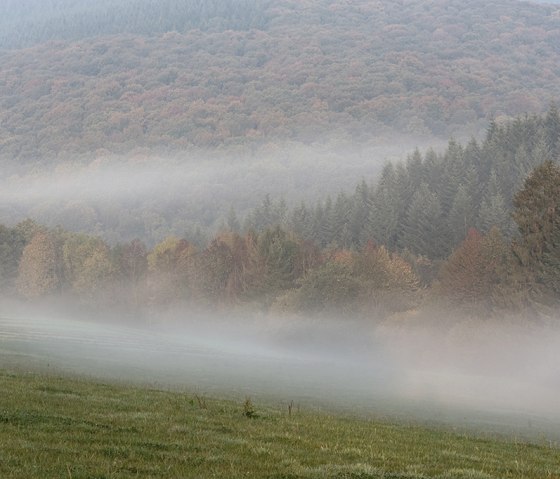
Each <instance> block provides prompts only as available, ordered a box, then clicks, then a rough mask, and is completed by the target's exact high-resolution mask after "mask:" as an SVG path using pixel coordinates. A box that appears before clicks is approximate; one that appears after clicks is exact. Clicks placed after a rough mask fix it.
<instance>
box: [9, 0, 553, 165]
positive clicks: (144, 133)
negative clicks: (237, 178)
mask: <svg viewBox="0 0 560 479" xmlns="http://www.w3.org/2000/svg"><path fill="white" fill-rule="evenodd" d="M0 26H1V28H0V31H1V32H2V36H1V38H0V61H1V62H2V73H3V74H2V77H1V78H0V106H1V108H0V164H1V165H2V168H3V171H5V172H6V173H10V172H14V171H21V170H22V169H23V170H25V169H28V168H29V167H30V165H33V167H34V168H39V167H40V166H43V167H44V166H46V165H52V164H53V163H58V162H60V161H61V160H65V161H72V162H75V161H82V162H83V161H89V160H91V159H92V158H99V157H104V156H106V155H108V154H109V153H119V154H138V153H141V154H146V152H159V153H161V154H167V153H170V152H177V151H185V150H188V149H189V148H193V147H203V148H222V147H230V148H231V147H232V146H235V145H247V144H263V143H270V142H271V143H275V142H278V141H282V140H292V141H300V142H307V141H310V140H317V139H322V138H325V137H329V138H333V137H338V138H346V139H347V138H351V139H352V140H355V141H364V140H367V139H371V138H372V137H377V138H391V135H392V134H394V133H395V132H400V133H406V134H409V135H424V136H427V135H429V136H433V135H436V136H439V137H443V138H448V137H449V136H450V135H451V134H454V135H456V136H461V137H462V135H464V134H466V135H470V134H474V135H475V136H477V137H478V136H479V134H480V133H481V132H483V131H484V128H485V126H486V124H487V122H488V120H489V119H490V118H491V117H495V118H496V119H498V120H499V119H502V118H503V117H506V118H507V117H515V116H516V115H519V114H522V113H523V112H529V113H542V112H544V111H545V110H546V108H547V107H548V104H549V103H550V101H551V100H552V99H553V98H557V97H558V96H559V95H560V87H559V85H560V82H559V81H558V79H559V77H560V70H559V68H560V67H559V65H560V58H559V55H560V10H559V8H558V6H553V5H548V4H537V3H528V2H527V3H525V2H518V1H514V0H500V1H497V2H484V1H482V0H475V1H471V2H468V4H467V3H465V2H462V1H459V0H448V1H445V2H428V3H426V2H422V1H420V0H407V1H405V2H402V1H399V2H393V1H386V0H379V1H369V0H368V1H366V0H355V1H353V2H350V3H349V2H344V1H342V0H309V1H304V2H294V1H290V0H281V1H269V0H240V1H235V2H234V1H231V0H211V1H205V2H200V1H198V0H192V1H187V2H185V1H178V0H165V1H163V2H162V1H157V2H156V1H154V0H120V1H116V2H109V1H99V2H88V1H85V0H77V1H70V0H49V1H38V0H21V1H11V0H8V1H5V2H2V3H1V5H0ZM529 80H530V81H529Z"/></svg>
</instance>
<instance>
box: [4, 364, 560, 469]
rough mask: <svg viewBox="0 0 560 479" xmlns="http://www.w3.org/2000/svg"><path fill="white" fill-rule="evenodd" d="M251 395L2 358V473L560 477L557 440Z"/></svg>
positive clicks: (559, 455)
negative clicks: (21, 364) (169, 386)
mask: <svg viewBox="0 0 560 479" xmlns="http://www.w3.org/2000/svg"><path fill="white" fill-rule="evenodd" d="M252 406H253V408H252V407H251V404H245V403H244V400H242V399H240V400H236V401H233V400H218V399H214V398H206V397H202V396H198V395H195V394H192V393H188V392H176V391H175V392H173V391H162V390H154V389H149V388H147V387H138V386H129V385H122V384H115V383H98V382H95V381H90V380H85V379H80V378H77V379H76V378H65V377H54V376H51V375H46V374H30V373H22V372H17V373H13V372H9V371H6V370H0V477H2V478H6V479H7V478H25V479H29V478H64V477H66V478H73V479H78V478H84V479H85V478H91V479H94V478H95V479H102V478H128V477H130V478H138V477H141V478H159V477H162V478H183V477H184V478H187V477H196V478H206V477H208V478H210V477H224V478H238V477H267V478H277V479H280V478H286V479H287V478H363V479H365V478H386V479H389V478H392V479H397V478H400V479H405V478H440V479H443V478H470V479H488V478H535V479H545V478H560V449H559V448H558V445H557V444H551V443H548V442H547V443H544V441H543V442H542V443H541V444H539V443H538V442H537V443H533V444H529V443H522V442H517V441H515V440H513V439H505V438H500V437H490V436H489V435H485V436H484V437H476V436H474V435H473V436H469V435H463V434H457V433H454V432H451V431H449V430H442V429H437V428H427V427H420V426H414V425H407V424H389V423H384V422H382V421H376V420H372V419H364V418H363V417H362V418H359V417H351V416H350V415H348V414H345V415H332V414H328V413H326V412H324V411H323V412H321V411H314V410H312V409H311V408H310V406H306V407H304V408H302V409H299V408H298V407H297V405H294V406H293V407H292V409H291V414H290V411H289V409H288V405H280V404H278V405H276V406H274V405H271V404H268V405H265V404H259V403H256V404H253V405H252ZM247 413H248V414H247ZM253 413H254V414H253ZM248 416H252V417H248Z"/></svg>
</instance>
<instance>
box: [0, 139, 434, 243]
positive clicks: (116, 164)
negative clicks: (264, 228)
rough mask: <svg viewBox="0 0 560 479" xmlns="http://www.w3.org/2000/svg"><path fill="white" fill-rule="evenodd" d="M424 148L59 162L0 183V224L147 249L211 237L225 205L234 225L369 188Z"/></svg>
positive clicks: (275, 150) (375, 146)
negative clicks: (199, 232)
mask: <svg viewBox="0 0 560 479" xmlns="http://www.w3.org/2000/svg"><path fill="white" fill-rule="evenodd" d="M430 143H431V144H432V145H433V144H435V145H441V142H439V143H438V142H435V143H434V142H431V141H430V139H424V140H420V139H416V140H412V139H404V138H403V139H400V140H399V141H395V142H385V143H379V142H377V143H371V144H362V145H355V144H351V143H344V142H336V144H333V143H328V142H325V143H316V144H311V145H304V144H300V143H294V144H282V145H281V146H280V145H267V146H263V147H260V148H259V149H255V150H250V151H247V150H240V151H233V150H226V151H222V150H215V151H193V152H185V153H183V154H181V155H177V156H174V157H167V158H164V157H158V156H157V155H152V154H148V153H143V154H136V155H131V156H127V157H123V156H121V157H118V156H99V157H98V158H96V159H94V160H92V161H90V162H89V163H88V162H78V161H76V162H66V163H59V164H57V165H55V166H50V167H48V166H47V167H44V168H42V169H38V170H35V171H33V172H31V173H30V172H20V173H19V174H14V175H11V176H9V177H4V178H0V223H3V224H8V225H13V224H15V223H17V222H19V221H21V220H23V219H25V218H27V217H30V218H33V219H34V220H36V221H38V222H39V223H42V224H44V225H46V226H49V227H54V226H56V225H61V226H62V227H64V228H65V229H68V230H71V231H75V232H84V233H89V234H96V235H101V236H102V237H103V238H104V239H106V240H108V241H110V242H118V241H129V240H132V239H134V238H140V239H142V240H144V241H145V242H146V243H148V244H150V245H153V244H156V243H157V242H159V241H161V240H162V239H163V238H164V237H166V236H169V235H178V236H183V235H184V234H185V232H186V231H188V230H192V229H194V228H197V227H201V228H203V229H206V230H207V231H209V232H210V233H211V234H213V233H215V231H216V230H217V229H218V228H219V227H220V225H221V224H223V223H224V221H225V220H226V218H227V216H228V213H229V210H230V208H231V207H233V208H234V209H235V211H236V213H237V215H238V217H239V219H240V220H242V219H243V218H244V217H245V216H246V215H247V214H248V213H249V212H250V211H252V209H253V208H255V207H256V206H257V205H259V204H260V203H261V202H262V201H263V198H264V197H265V196H266V195H267V194H269V195H270V197H271V198H272V199H273V200H274V201H279V200H280V199H281V198H283V199H284V200H285V201H286V203H287V205H288V206H293V205H295V204H297V203H299V202H300V201H306V202H315V201H317V200H318V199H324V198H325V197H326V196H327V195H328V194H330V195H332V196H335V195H336V194H337V193H338V192H339V191H347V192H351V191H352V189H353V188H354V187H355V185H356V184H357V183H358V182H359V181H360V179H361V178H365V179H366V180H367V181H373V180H374V178H375V177H376V176H377V174H378V173H379V171H380V170H381V168H382V167H383V165H384V164H385V163H386V162H388V161H392V160H395V159H397V160H399V159H404V158H406V155H407V154H408V153H410V152H411V151H412V150H413V149H414V148H415V147H416V146H418V147H420V148H427V147H428V144H430ZM38 163H43V162H38ZM47 164H48V163H47Z"/></svg>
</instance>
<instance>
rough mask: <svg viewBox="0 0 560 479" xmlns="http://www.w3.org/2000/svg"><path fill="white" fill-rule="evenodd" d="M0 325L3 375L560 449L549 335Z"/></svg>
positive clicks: (229, 325)
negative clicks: (89, 380)
mask: <svg viewBox="0 0 560 479" xmlns="http://www.w3.org/2000/svg"><path fill="white" fill-rule="evenodd" d="M1 316H2V318H1V319H0V331H1V333H0V360H1V361H2V363H3V365H4V367H5V368H6V367H7V368H13V369H16V370H22V369H23V370H27V369H32V370H36V369H39V370H42V371H45V372H47V373H52V374H59V373H65V374H78V375H85V376H87V377H93V378H101V379H104V380H117V381H124V382H133V383H141V384H148V385H155V386H156V387H163V388H168V387H169V388H173V389H179V390H182V389H186V390H188V391H194V392H198V393H199V394H215V395H225V396H226V397H245V396H251V397H252V398H254V399H255V400H256V401H258V400H267V401H274V402H280V403H289V402H290V401H294V402H295V403H297V404H301V405H302V406H303V407H324V408H327V409H328V410H342V411H345V412H350V413H355V414H360V415H366V416H367V415H374V416H376V417H386V418H391V419H397V420H402V421H413V422H421V423H422V422H428V423H435V424H440V425H447V426H453V427H459V428H466V429H469V430H477V431H480V432H485V433H486V432H488V433H505V434H508V435H515V436H519V437H524V438H533V439H534V438H539V437H547V438H549V439H551V440H558V439H560V408H559V407H558V401H557V398H558V397H559V395H560V365H559V363H558V351H559V350H560V330H559V328H557V327H556V328H552V327H549V326H546V327H545V326H538V327H537V326H533V327H527V326H519V325H516V324H510V323H507V322H505V321H504V323H503V324H496V323H493V324H490V323H484V322H482V321H477V322H476V324H474V323H473V322H469V321H464V322H460V323H458V324H459V325H458V326H457V325H456V326H454V327H453V328H452V329H446V328H445V327H441V326H440V327H423V328H419V327H418V328H415V327H410V325H409V326H407V327H406V328H403V327H401V326H400V325H399V324H398V321H389V322H385V323H383V324H380V325H373V324H371V325H367V324H364V323H360V322H354V321H352V320H350V319H346V320H344V321H337V322H329V321H327V320H325V321H320V320H310V319H308V320H305V319H302V318H298V320H297V321H295V320H293V319H292V320H290V319H289V318H270V317H259V318H250V319H247V318H245V319H243V318H239V317H225V316H224V317H221V318H216V317H211V316H203V315H198V316H196V317H195V316H193V315H192V314H190V313H188V312H182V313H181V312H174V313H173V314H167V315H165V314H160V315H157V318H158V319H157V325H156V321H153V323H152V324H151V325H150V324H144V325H143V326H138V325H135V326H131V325H130V324H129V325H126V324H125V323H122V324H120V325H119V324H118V323H116V322H115V321H114V318H111V320H110V322H106V323H99V322H93V321H91V320H84V319H80V320H78V319H76V318H75V317H72V315H68V316H66V317H64V316H63V315H62V316H61V315H60V314H55V313H54V312H52V311H51V312H50V313H49V312H48V311H46V310H45V311H43V312H42V313H41V314H38V313H37V312H36V311H35V312H34V311H32V310H29V309H27V308H22V307H14V305H6V304H4V305H3V308H2V315H1ZM144 319H146V318H144ZM107 320H108V321H109V318H107ZM149 322H150V321H149V318H148V323H149Z"/></svg>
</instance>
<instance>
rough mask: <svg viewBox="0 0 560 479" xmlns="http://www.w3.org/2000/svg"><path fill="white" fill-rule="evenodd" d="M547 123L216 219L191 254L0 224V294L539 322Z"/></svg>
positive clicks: (186, 247) (179, 241)
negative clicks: (515, 317) (292, 201)
mask: <svg viewBox="0 0 560 479" xmlns="http://www.w3.org/2000/svg"><path fill="white" fill-rule="evenodd" d="M557 117H558V112H557V109H556V107H555V106H552V107H551V108H550V109H549V112H548V113H547V114H546V115H544V116H541V117H537V116H531V117H529V116H526V117H524V118H520V119H517V120H515V121H513V122H509V123H506V124H503V125H500V124H497V123H492V124H491V125H490V126H489V128H488V132H487V135H486V138H485V140H484V141H483V142H482V144H480V145H479V144H478V143H477V142H476V141H474V140H472V141H471V142H470V143H469V144H468V145H467V146H462V145H461V144H460V143H457V142H455V141H451V142H450V144H449V147H448V149H447V150H446V151H445V152H444V153H443V154H440V155H438V154H436V153H434V152H433V151H429V152H428V153H426V154H425V155H424V156H422V155H421V154H420V153H419V152H418V151H417V152H415V153H413V154H412V155H411V156H410V157H409V158H408V159H407V161H406V162H405V163H401V164H397V165H392V164H388V165H387V166H386V167H385V169H384V171H383V174H382V175H381V177H380V179H379V181H378V184H377V186H375V187H373V186H371V187H370V186H368V185H367V183H366V182H365V181H362V182H360V183H359V184H358V185H357V187H356V191H355V193H354V194H353V195H351V196H348V195H344V194H343V193H341V194H339V195H338V196H337V197H336V200H334V201H333V200H331V199H330V198H327V199H326V200H325V201H323V202H320V203H318V204H317V205H316V206H315V207H312V208H311V207H306V206H305V204H302V205H301V206H299V207H296V208H294V209H293V210H292V211H291V212H290V211H289V209H288V208H287V207H286V205H285V204H284V203H283V202H282V201H274V200H272V199H271V198H270V197H268V196H266V197H265V199H264V201H263V204H262V206H261V207H260V208H258V209H257V210H256V211H255V212H254V213H253V214H252V215H251V216H250V217H249V218H248V220H247V221H246V225H245V229H244V228H243V227H242V226H241V224H240V222H239V221H238V220H237V219H236V217H235V212H234V211H233V210H232V211H231V212H230V221H229V223H228V224H229V225H224V229H223V230H222V231H221V232H219V233H218V234H217V235H215V236H214V237H213V238H212V239H211V240H210V241H209V242H208V243H206V244H203V245H196V244H194V243H192V242H191V241H188V240H187V239H184V238H178V237H174V236H168V237H167V238H166V239H164V240H163V241H161V242H160V243H158V244H156V245H155V246H154V247H153V248H147V247H146V246H144V244H143V243H142V242H141V241H139V240H135V241H132V242H129V243H124V244H117V245H114V246H110V245H108V244H107V243H106V242H104V241H103V240H102V239H100V238H96V237H92V236H86V235H83V234H77V233H71V232H68V231H65V230H63V229H61V228H55V229H48V228H45V227H42V226H39V225H37V224H35V223H33V222H31V221H26V222H24V223H21V224H19V225H17V226H15V227H12V228H9V227H6V226H2V227H1V228H0V233H1V235H0V252H2V256H1V259H2V263H1V271H2V276H1V280H2V288H3V293H4V294H8V295H19V296H22V297H25V298H28V299H37V298H45V297H53V296H55V297H56V296H60V295H63V296H67V297H71V298H74V299H75V300H76V301H78V302H79V303H81V304H84V305H87V306H89V307H97V305H99V304H104V305H120V306H124V307H129V308H130V307H131V308H137V307H150V306H158V307H161V306H165V305H175V304H188V305H189V307H190V308H191V309H192V308H195V309H196V308H205V309H207V308H210V309H215V308H218V309H227V310H232V309H234V310H235V309H237V308H240V309H242V310H244V311H255V312H256V311H261V312H262V311H268V312H276V313H278V312H282V313H290V314H305V315H307V316H312V317H313V316H319V317H324V316H328V315H333V314H334V315H337V316H340V315H343V316H345V315H352V316H353V317H363V318H369V319H374V318H377V319H380V318H385V317H387V316H390V315H392V314H395V313H398V312H403V311H408V310H411V309H416V308H419V307H425V306H426V304H428V305H429V304H430V303H433V302H434V301H435V302H439V303H441V304H447V305H449V306H450V307H452V308H454V309H456V310H464V311H468V312H469V313H470V314H483V315H492V314H498V315H499V314H502V313H503V312H519V311H523V312H525V313H527V314H529V313H530V314H542V313H543V312H544V313H547V311H551V308H554V307H555V306H557V305H558V302H559V301H560V299H559V298H560V294H559V293H560V291H559V290H560V273H559V271H560V266H559V265H560V249H559V247H558V244H560V226H559V225H560V186H559V185H560V166H558V163H559V160H560V157H559V155H558V147H559V145H560V141H559V139H560V128H559V125H560V123H559V122H557ZM506 165H507V167H506ZM499 168H502V170H500V169H499ZM506 171H508V172H510V174H509V175H506ZM498 172H499V173H498ZM484 180H486V181H484ZM518 185H519V186H518ZM510 218H511V219H512V220H511V221H510ZM16 265H17V266H16ZM547 314H548V313H547Z"/></svg>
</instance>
